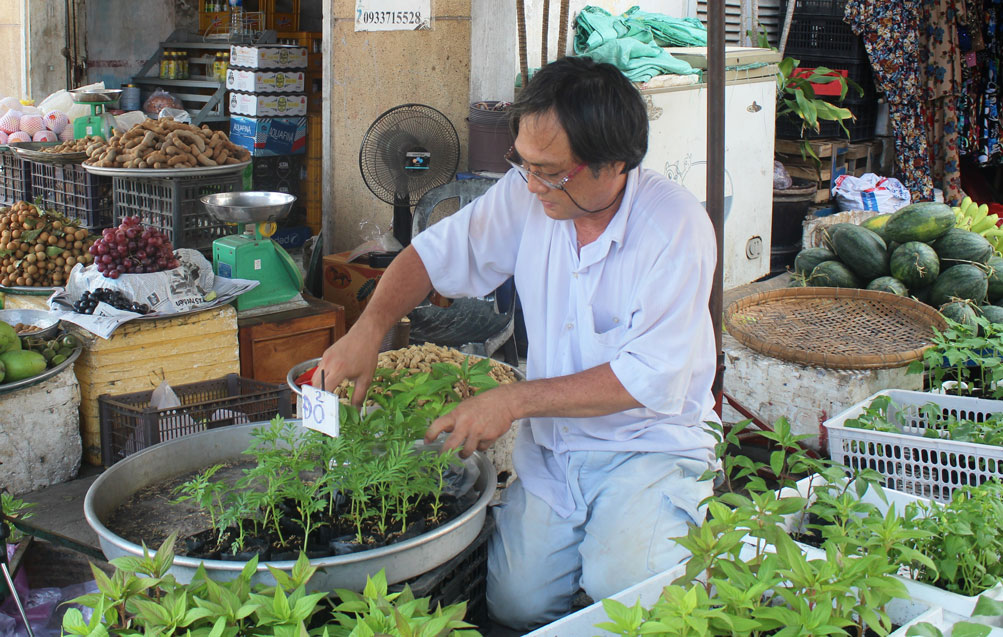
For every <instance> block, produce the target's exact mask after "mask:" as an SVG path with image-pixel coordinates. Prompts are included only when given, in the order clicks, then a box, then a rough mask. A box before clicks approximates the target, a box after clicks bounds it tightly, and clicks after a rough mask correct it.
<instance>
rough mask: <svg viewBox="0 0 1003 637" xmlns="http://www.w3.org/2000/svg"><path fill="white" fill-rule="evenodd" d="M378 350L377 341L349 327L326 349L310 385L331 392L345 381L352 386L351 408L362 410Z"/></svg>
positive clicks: (378, 340) (371, 380)
mask: <svg viewBox="0 0 1003 637" xmlns="http://www.w3.org/2000/svg"><path fill="white" fill-rule="evenodd" d="M379 351H380V339H375V340H374V339H372V338H369V337H367V336H365V335H363V334H362V333H360V332H359V331H358V330H355V329H354V328H353V329H352V330H350V331H349V333H348V334H346V335H345V336H343V337H342V338H340V339H338V340H337V341H335V343H334V344H333V345H331V347H328V348H327V350H326V351H325V352H324V355H323V356H322V357H321V359H320V365H318V366H317V371H316V372H314V374H313V380H312V381H311V384H312V385H313V386H314V387H319V388H320V389H323V390H326V391H329V392H333V391H334V389H335V388H336V387H337V386H338V385H339V384H340V383H341V381H343V380H345V379H348V380H350V381H352V382H353V383H355V390H354V391H353V393H352V405H354V406H355V407H362V403H363V401H364V399H365V397H366V392H367V391H369V385H370V384H371V383H372V382H373V372H375V371H376V359H377V356H378V355H379ZM321 378H323V380H324V385H323V386H321V384H320V383H321Z"/></svg>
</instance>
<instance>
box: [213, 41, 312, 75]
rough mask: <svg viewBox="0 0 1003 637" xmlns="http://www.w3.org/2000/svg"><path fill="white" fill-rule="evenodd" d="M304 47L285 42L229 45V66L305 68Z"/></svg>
mask: <svg viewBox="0 0 1003 637" xmlns="http://www.w3.org/2000/svg"><path fill="white" fill-rule="evenodd" d="M306 65H307V57H306V47H304V46H294V45H287V44H263V45H259V46H238V45H236V44H235V45H233V46H231V47H230V66H237V67H242V68H246V69H305V68H306Z"/></svg>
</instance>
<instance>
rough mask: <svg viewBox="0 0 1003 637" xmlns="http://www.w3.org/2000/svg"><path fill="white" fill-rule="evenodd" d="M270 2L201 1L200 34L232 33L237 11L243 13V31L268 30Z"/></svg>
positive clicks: (246, 0)
mask: <svg viewBox="0 0 1003 637" xmlns="http://www.w3.org/2000/svg"><path fill="white" fill-rule="evenodd" d="M268 2H269V0H237V1H236V2H231V1H230V0H199V12H198V13H199V33H201V34H202V35H203V36H213V35H225V34H228V33H230V32H231V31H232V29H233V25H232V20H233V14H234V11H235V10H240V11H241V12H242V16H241V17H242V20H243V24H242V25H241V27H239V28H240V29H241V30H242V31H262V30H264V29H265V28H266V22H267V14H266V10H267V6H266V5H267V4H268Z"/></svg>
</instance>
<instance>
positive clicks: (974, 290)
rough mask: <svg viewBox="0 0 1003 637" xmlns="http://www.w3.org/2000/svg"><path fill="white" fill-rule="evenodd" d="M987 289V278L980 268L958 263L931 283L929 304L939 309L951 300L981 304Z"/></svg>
mask: <svg viewBox="0 0 1003 637" xmlns="http://www.w3.org/2000/svg"><path fill="white" fill-rule="evenodd" d="M988 289H989V277H988V276H987V275H986V273H985V271H984V270H983V269H982V268H980V267H978V266H975V265H971V264H968V263H959V264H958V265H952V266H951V267H949V268H947V269H946V270H944V271H943V272H941V273H940V276H939V277H937V280H936V281H934V282H933V285H932V286H931V287H930V304H931V305H933V306H935V307H939V306H941V305H943V304H945V303H948V302H950V301H951V300H952V299H961V300H967V301H971V302H972V303H979V304H981V303H982V301H984V300H985V298H986V290H988Z"/></svg>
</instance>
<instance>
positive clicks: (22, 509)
mask: <svg viewBox="0 0 1003 637" xmlns="http://www.w3.org/2000/svg"><path fill="white" fill-rule="evenodd" d="M33 506H35V503H34V502H25V501H24V500H21V499H19V498H15V497H14V496H13V495H11V494H10V493H8V492H7V491H0V512H3V514H4V515H5V516H6V517H8V518H14V519H17V520H27V519H28V518H30V517H31V516H32V515H33V513H32V512H31V511H30V510H29V509H31V507H33ZM0 524H5V525H7V531H8V533H9V535H8V539H9V541H10V542H12V543H17V542H20V541H21V539H22V538H23V537H24V534H23V533H21V531H20V530H18V528H17V527H16V526H14V525H13V524H11V523H9V522H6V521H0Z"/></svg>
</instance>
